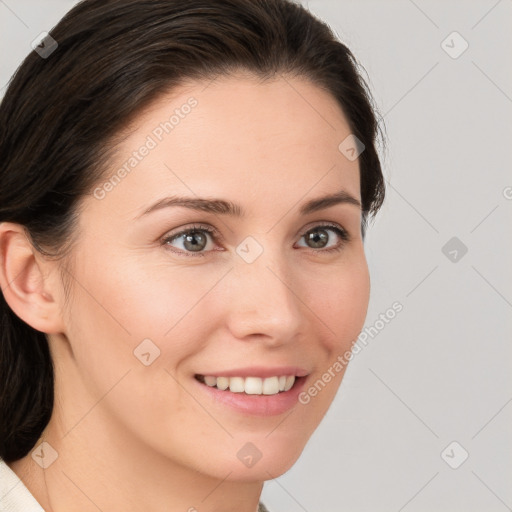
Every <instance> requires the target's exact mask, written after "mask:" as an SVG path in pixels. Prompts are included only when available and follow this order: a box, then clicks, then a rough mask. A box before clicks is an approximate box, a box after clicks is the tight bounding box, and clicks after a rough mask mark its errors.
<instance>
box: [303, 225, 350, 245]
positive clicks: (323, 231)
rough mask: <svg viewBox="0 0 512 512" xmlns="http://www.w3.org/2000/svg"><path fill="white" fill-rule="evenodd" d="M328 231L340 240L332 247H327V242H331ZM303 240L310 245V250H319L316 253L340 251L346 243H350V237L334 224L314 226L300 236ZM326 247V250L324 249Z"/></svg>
mask: <svg viewBox="0 0 512 512" xmlns="http://www.w3.org/2000/svg"><path fill="white" fill-rule="evenodd" d="M329 231H330V232H334V233H336V235H337V236H338V237H339V238H340V239H341V242H338V243H334V245H331V246H329V245H328V244H329V242H330V240H331V236H329V234H328V233H329ZM302 238H304V239H305V241H306V243H307V244H310V245H309V247H310V248H312V249H320V251H316V252H334V251H341V249H342V248H343V246H344V245H345V243H346V242H348V241H350V236H349V234H348V233H347V231H345V230H344V229H343V228H341V227H340V226H338V225H336V224H325V225H319V226H315V227H313V228H312V229H309V230H308V231H306V233H304V235H302V237H301V239H302ZM325 247H327V249H325Z"/></svg>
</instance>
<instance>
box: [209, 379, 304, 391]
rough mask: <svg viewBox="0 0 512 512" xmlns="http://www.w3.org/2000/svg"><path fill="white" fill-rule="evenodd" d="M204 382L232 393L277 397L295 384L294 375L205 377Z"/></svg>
mask: <svg viewBox="0 0 512 512" xmlns="http://www.w3.org/2000/svg"><path fill="white" fill-rule="evenodd" d="M204 382H205V384H207V385H208V386H210V387H213V386H217V388H218V389H222V390H225V389H228V388H229V390H230V391H232V392H233V393H246V394H248V395H277V393H279V392H280V391H288V390H289V389H291V387H292V386H293V384H294V382H295V376H294V375H288V376H287V375H283V376H280V377H267V378H266V379H261V378H260V377H246V378H245V379H244V378H243V377H213V376H211V375H207V376H205V377H204Z"/></svg>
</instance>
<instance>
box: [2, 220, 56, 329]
mask: <svg viewBox="0 0 512 512" xmlns="http://www.w3.org/2000/svg"><path fill="white" fill-rule="evenodd" d="M49 274H50V262H47V261H45V260H44V259H43V258H42V256H41V255H40V253H39V252H38V251H37V250H36V249H35V248H34V247H33V245H32V244H31V243H30V240H29V239H28V237H27V235H26V233H25V229H24V227H23V226H21V225H19V224H14V223H8V222H3V223H0V286H1V288H2V293H3V295H4V297H5V300H6V302H7V304H8V305H9V307H10V308H11V309H12V310H13V312H14V313H15V314H16V315H17V316H18V317H19V318H21V319H22V320H23V321H24V322H25V323H27V324H28V325H30V326H31V327H33V328H34V329H36V330H38V331H41V332H45V333H47V334H54V333H60V332H62V331H63V325H62V318H61V310H60V307H59V304H58V303H57V302H56V301H55V296H58V293H57V294H55V293H52V291H57V290H52V285H53V286H55V284H56V283H57V281H56V280H51V279H49Z"/></svg>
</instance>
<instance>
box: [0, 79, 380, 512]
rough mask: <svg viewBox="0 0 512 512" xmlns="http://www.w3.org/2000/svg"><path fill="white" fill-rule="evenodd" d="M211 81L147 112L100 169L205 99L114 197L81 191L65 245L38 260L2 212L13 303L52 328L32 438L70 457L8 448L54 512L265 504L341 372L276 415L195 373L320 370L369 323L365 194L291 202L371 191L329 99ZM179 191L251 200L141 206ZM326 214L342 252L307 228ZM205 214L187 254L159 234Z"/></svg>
mask: <svg viewBox="0 0 512 512" xmlns="http://www.w3.org/2000/svg"><path fill="white" fill-rule="evenodd" d="M207 85H208V84H207V83H200V82H193V83H188V84H186V85H183V86H181V87H180V88H179V89H175V90H174V91H173V92H172V93H169V94H167V95H165V96H163V97H160V98H159V99H158V100H157V101H156V102H155V103H153V104H152V105H151V107H150V108H149V109H147V110H146V111H144V112H143V113H142V114H140V115H138V116H137V117H136V118H135V120H134V122H133V123H132V124H131V125H130V126H129V127H128V128H129V129H127V131H126V135H127V137H126V138H125V139H124V140H123V142H122V144H121V145H120V147H119V150H118V152H117V154H116V157H115V161H113V162H112V166H111V169H110V170H109V172H108V173H107V174H106V176H107V177H108V176H110V175H111V174H112V172H114V171H115V170H116V169H118V168H119V167H121V166H122V165H123V163H124V162H125V161H126V160H127V159H128V158H129V156H130V154H131V153H132V152H133V151H135V150H137V149H138V148H140V146H142V145H143V144H144V141H145V140H146V138H147V136H148V135H149V134H151V133H152V131H153V130H154V129H155V127H156V126H158V125H159V123H160V122H162V121H164V120H166V119H168V118H169V115H170V113H172V111H173V110H174V109H175V108H179V107H180V106H181V105H183V104H184V103H186V102H187V100H188V99H189V98H190V97H191V96H193V97H194V98H195V99H196V100H197V101H198V105H197V106H196V107H195V108H194V109H193V110H192V111H191V113H190V114H189V115H188V116H186V117H184V119H181V120H180V123H179V125H178V126H176V127H175V129H174V130H173V131H172V133H170V134H168V135H166V136H165V137H164V138H163V140H162V141H161V142H160V143H159V144H158V146H157V147H156V148H154V149H153V150H152V151H150V153H149V154H148V155H147V156H146V157H145V158H144V159H143V160H142V161H141V162H140V163H138V165H137V167H136V168H134V169H133V170H132V171H131V172H130V173H129V174H128V175H127V176H126V177H125V178H124V179H123V180H122V181H121V183H119V184H118V185H117V186H116V187H115V188H114V189H113V190H111V191H110V192H109V193H108V194H106V195H105V197H104V198H103V199H101V200H98V199H97V198H95V197H94V196H92V195H90V196H87V197H85V198H83V201H82V203H81V211H80V216H79V229H78V236H77V240H76V244H75V245H74V247H73V249H72V252H71V253H70V255H69V256H68V257H67V258H66V259H65V260H64V261H63V262H62V261H61V262H57V261H53V260H50V259H46V258H44V257H42V256H41V255H40V254H39V253H38V252H37V251H35V249H33V248H32V246H31V245H30V244H29V243H28V241H27V238H26V236H25V235H24V232H23V228H22V227H21V226H18V225H16V224H10V223H3V224H0V248H1V251H0V254H1V270H2V272H1V285H2V288H3V289H4V295H5V297H6V300H7V302H8V303H9V305H10V307H11V308H12V309H13V310H14V311H15V313H16V314H17V315H18V316H20V317H21V318H22V319H23V320H24V321H26V322H27V323H28V324H30V325H32V326H33V327H34V328H36V329H39V330H41V331H43V332H46V333H47V334H48V338H49V343H50V347H51V353H52V357H53V360H54V361H55V369H56V376H55V379H56V380H55V395H56V400H55V406H54V411H53V416H52V418H51V421H50V423H49V425H48V427H47V428H46V429H45V432H44V434H43V436H42V437H41V440H40V441H42V440H43V439H44V440H45V441H46V442H48V443H50V445H51V446H52V447H53V448H54V449H55V450H56V451H57V453H58V458H57V460H56V461H55V462H53V464H51V465H50V466H49V467H48V468H47V469H46V470H44V471H43V469H41V468H40V467H39V466H38V465H37V464H35V463H34V461H33V459H32V458H31V454H29V455H27V456H26V457H24V458H23V459H21V460H19V461H16V462H15V463H12V464H10V467H11V468H12V469H13V470H14V471H15V472H16V473H17V475H18V476H19V477H20V478H22V480H23V481H24V483H25V485H27V487H28V488H29V490H30V491H31V492H32V494H34V496H35V497H36V499H37V500H38V501H39V502H40V503H41V505H42V506H43V508H45V510H52V511H53V512H63V511H65V510H81V511H85V512H88V511H94V512H97V510H98V508H97V507H99V508H101V509H102V510H110V511H121V510H122V511H125V512H130V511H140V510H145V511H150V512H151V511H154V512H156V511H162V510H166V511H170V512H178V511H180V512H183V511H192V510H197V511H198V512H203V511H209V512H229V511H233V512H234V511H237V512H254V511H255V510H256V508H257V505H258V500H259V498H260V494H261V490H262V486H263V482H264V481H265V480H269V479H271V478H275V477H278V476H279V475H281V474H283V473H284V472H286V471H287V470H288V469H289V468H290V467H291V466H292V465H293V464H294V462H295V461H296V460H297V458H298V457H299V455H300V454H301V452H302V450H303V448H304V446H305V444H306V442H307V441H308V439H309V438H310V436H311V434H312V433H313V431H314V430H315V429H316V427H317V426H318V424H319V423H320V421H321V419H322V417H323V416H324V415H325V413H326V411H327V409H328V407H329V406H330V404H331V402H332V400H333V399H334V397H335V394H336V391H337V389H338V387H339V385H340V382H341V378H342V376H343V372H339V373H338V374H336V377H335V378H334V379H333V380H332V381H331V382H330V383H329V384H328V385H327V386H325V388H324V389H323V390H322V391H321V392H320V393H318V395H317V396H316V397H314V398H312V399H311V401H310V402H309V403H308V404H307V405H302V404H299V403H297V404H296V405H295V407H294V408H293V410H292V412H291V413H290V412H289V411H287V412H286V413H284V414H281V415H277V416H266V417H265V416H263V417H262V416H253V415H247V414H243V413H240V412H238V411H235V410H232V409H229V408H228V407H226V406H225V405H221V404H216V403H214V402H213V401H212V400H211V399H209V397H208V396H207V395H205V394H203V392H202V390H198V388H197V383H196V382H195V381H194V379H193V376H194V374H196V373H208V370H212V371H213V370H216V369H225V370H228V369H231V368H239V367H244V366H248V365H262V366H279V365H297V366H300V367H303V368H305V369H307V370H308V372H309V373H310V375H309V377H308V385H309V384H312V383H314V382H315V381H317V380H318V379H319V378H320V377H321V375H322V374H323V373H324V372H325V371H326V370H327V368H329V367H330V366H332V364H333V362H334V361H335V360H336V358H337V357H338V356H340V355H342V354H344V353H345V351H346V350H348V349H350V347H351V345H352V344H353V342H354V341H355V340H356V338H357V336H358V334H359V332H360V331H361V329H362V327H363V324H364V319H365V317H366V312H367V307H368V301H369V293H370V281H369V273H368V267H367V263H366V258H365V254H364V245H363V240H362V238H361V232H360V224H361V210H360V208H359V207H357V206H355V205H352V204H347V203H345V204H336V205H333V206H331V207H329V208H326V209H324V210H321V211H318V212H315V213H311V214H308V215H300V214H299V207H300V205H301V204H303V203H304V202H306V201H307V200H309V199H312V198H317V197H321V196H324V195H328V194H332V193H333V192H335V191H339V190H341V189H343V190H345V191H346V192H348V193H349V194H351V195H352V196H353V197H354V198H356V199H358V200H359V201H360V200H361V196H360V181H359V180H360V177H359V165H358V161H357V160H355V161H350V160H348V159H347V158H345V156H344V155H343V154H342V153H341V152H340V151H339V149H338V146H339V144H340V142H341V141H343V140H344V139H345V138H346V137H347V136H348V135H349V134H350V129H349V126H348V123H347V120H346V117H345V116H344V114H343V112H342V111H341V109H340V107H339V106H338V104H337V102H336V101H335V99H334V98H333V97H332V96H330V95H329V94H328V93H327V92H325V91H323V90H322V89H320V88H319V87H317V86H315V85H313V84H311V83H309V82H308V81H306V80H304V79H299V78H291V77H288V78H285V77H283V76H279V77H277V78H276V79H274V80H272V81H267V82H264V83H262V82H261V81H258V80H256V79H254V77H252V76H249V75H243V74H238V75H233V76H230V77H222V78H218V79H217V80H215V81H214V82H212V83H210V84H209V85H208V86H207ZM292 86H293V87H292ZM172 194H176V195H186V196H190V197H196V196H199V197H208V198H213V197H215V198H222V199H226V200H231V201H233V202H235V203H238V204H239V205H240V206H241V207H243V208H244V210H246V216H245V217H244V218H236V217H230V216H227V215H213V214H211V213H206V212H198V211H193V210H189V209H186V208H183V207H178V208H176V207H174V208H163V209H160V210H157V211H155V212H153V213H151V214H148V215H145V216H143V217H142V218H140V219H138V220H134V218H135V217H136V216H138V215H140V214H141V213H142V212H143V211H145V210H146V209H147V208H148V207H149V206H151V205H152V204H153V203H155V202H157V201H158V200H159V199H161V198H163V197H166V196H170V195H172ZM325 222H329V223H335V224H337V225H339V226H341V227H342V228H344V229H345V230H346V231H347V232H348V233H349V236H350V240H349V241H343V240H342V239H341V238H340V237H339V235H337V234H336V232H334V231H331V230H327V231H326V233H327V235H328V237H329V241H328V246H329V247H334V246H336V245H340V246H341V249H340V251H334V252H330V253H326V252H322V251H325V249H323V248H322V247H320V248H316V247H315V246H314V245H312V244H311V243H310V244H309V245H308V243H307V239H306V238H305V237H304V235H305V233H306V232H307V231H308V230H310V229H312V228H314V227H316V226H322V225H325ZM197 223H201V224H202V225H207V226H211V227H213V228H216V229H217V230H218V231H219V232H220V234H221V236H222V241H216V240H215V235H214V236H210V235H209V234H208V233H205V234H204V236H206V237H207V239H208V245H207V246H206V247H205V249H204V250H203V253H204V254H206V256H204V257H201V256H197V255H195V254H197V253H194V252H192V251H190V250H189V254H192V256H190V257H187V256H186V255H185V254H184V253H185V252H186V251H187V249H186V247H185V246H184V243H183V240H181V241H180V240H175V241H174V242H173V243H172V246H169V244H167V245H165V244H164V243H162V239H163V238H164V236H166V235H169V234H175V233H178V232H180V231H182V230H183V229H185V228H189V227H192V225H194V224H197ZM248 236H252V237H253V238H254V239H255V240H257V242H258V243H259V244H260V246H261V247H262V248H263V253H262V254H261V255H260V256H259V257H258V258H257V259H256V260H255V261H254V262H252V263H250V264H249V263H247V262H246V261H244V259H242V258H241V257H240V256H239V255H238V254H237V253H236V249H237V247H238V246H239V244H241V242H242V241H243V240H244V239H246V237H248ZM214 249H218V250H214ZM172 250H175V251H177V252H172ZM180 250H181V251H182V252H181V254H180V253H179V251H180ZM194 255H195V256H194ZM63 263H64V264H65V265H66V266H67V269H68V270H64V269H63V268H62V264H63ZM63 278H68V280H69V284H70V296H69V300H66V295H65V293H64V288H63V284H62V281H63ZM146 338H149V339H151V340H152V341H153V343H154V344H155V345H156V346H158V348H159V350H160V356H159V357H158V358H157V359H155V360H154V362H153V363H152V364H151V365H149V366H145V365H143V364H142V363H141V362H140V361H139V359H137V358H136V357H134V354H133V351H134V349H135V348H136V347H137V346H138V345H139V344H140V343H141V341H142V340H144V339H146ZM306 387H308V386H306ZM200 391H201V392H200ZM247 442H251V443H253V444H254V445H256V446H257V448H258V449H259V450H260V452H261V453H262V455H263V456H262V458H261V460H260V461H259V462H258V463H256V464H255V465H254V466H252V467H251V468H248V467H246V466H245V465H244V464H242V463H241V462H240V460H239V459H238V458H237V456H236V454H237V452H238V450H240V448H241V447H242V446H244V445H245V444H246V443H247ZM38 444H39V442H38ZM36 446H37V445H36ZM45 480H46V482H45Z"/></svg>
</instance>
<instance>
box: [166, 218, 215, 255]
mask: <svg viewBox="0 0 512 512" xmlns="http://www.w3.org/2000/svg"><path fill="white" fill-rule="evenodd" d="M208 237H211V238H213V239H214V240H215V239H217V240H220V239H221V236H220V234H219V233H218V232H217V231H216V230H214V229H212V228H210V227H208V226H201V225H197V226H192V227H191V228H188V229H186V230H183V231H180V232H179V233H176V234H174V235H170V236H167V237H165V238H164V239H163V240H162V243H163V244H164V245H170V246H172V245H171V243H172V242H175V241H177V242H179V243H180V244H182V247H181V248H180V247H178V248H179V249H180V250H179V251H172V252H179V253H184V255H185V256H205V252H201V251H204V249H206V248H207V246H208ZM172 247H175V246H172ZM191 253H195V254H191Z"/></svg>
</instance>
